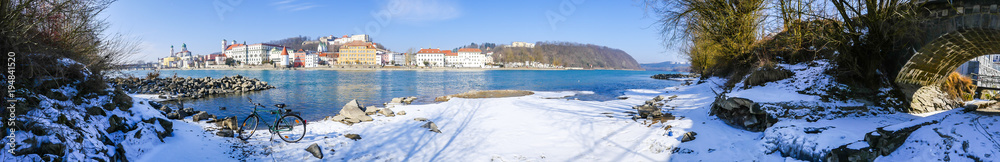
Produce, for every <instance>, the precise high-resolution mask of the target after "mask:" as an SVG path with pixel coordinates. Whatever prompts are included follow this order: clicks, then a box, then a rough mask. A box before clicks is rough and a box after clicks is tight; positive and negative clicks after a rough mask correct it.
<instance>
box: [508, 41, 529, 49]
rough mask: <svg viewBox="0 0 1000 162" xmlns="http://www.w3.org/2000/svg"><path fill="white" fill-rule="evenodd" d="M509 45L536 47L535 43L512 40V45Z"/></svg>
mask: <svg viewBox="0 0 1000 162" xmlns="http://www.w3.org/2000/svg"><path fill="white" fill-rule="evenodd" d="M508 47H528V48H535V44H534V43H528V42H511V43H510V46H508Z"/></svg>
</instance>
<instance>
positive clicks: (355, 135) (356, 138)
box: [344, 134, 361, 141]
mask: <svg viewBox="0 0 1000 162" xmlns="http://www.w3.org/2000/svg"><path fill="white" fill-rule="evenodd" d="M344 137H347V138H348V139H352V140H354V141H358V140H361V135H358V134H345V135H344Z"/></svg>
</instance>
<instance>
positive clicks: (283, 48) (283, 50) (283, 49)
mask: <svg viewBox="0 0 1000 162" xmlns="http://www.w3.org/2000/svg"><path fill="white" fill-rule="evenodd" d="M281 55H288V50H287V49H285V47H281Z"/></svg>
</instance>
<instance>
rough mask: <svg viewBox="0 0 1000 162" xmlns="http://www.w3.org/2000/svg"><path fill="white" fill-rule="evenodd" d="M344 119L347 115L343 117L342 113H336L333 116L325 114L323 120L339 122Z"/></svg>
mask: <svg viewBox="0 0 1000 162" xmlns="http://www.w3.org/2000/svg"><path fill="white" fill-rule="evenodd" d="M344 119H347V117H344V115H341V114H337V115H334V116H327V117H326V118H324V119H323V120H329V121H337V122H339V121H344Z"/></svg>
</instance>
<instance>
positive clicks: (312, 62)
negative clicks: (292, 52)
mask: <svg viewBox="0 0 1000 162" xmlns="http://www.w3.org/2000/svg"><path fill="white" fill-rule="evenodd" d="M317 66H319V57H317V55H316V54H306V56H305V58H304V59H303V60H302V67H317Z"/></svg>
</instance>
